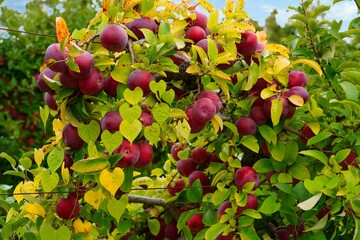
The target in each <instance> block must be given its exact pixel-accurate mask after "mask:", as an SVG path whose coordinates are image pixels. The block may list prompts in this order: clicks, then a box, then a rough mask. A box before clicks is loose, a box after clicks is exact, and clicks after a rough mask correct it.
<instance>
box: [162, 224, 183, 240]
mask: <svg viewBox="0 0 360 240" xmlns="http://www.w3.org/2000/svg"><path fill="white" fill-rule="evenodd" d="M165 237H166V238H168V239H169V240H177V239H179V237H180V234H179V233H178V228H177V223H176V222H175V221H174V220H173V221H171V222H170V223H169V224H166V226H165Z"/></svg>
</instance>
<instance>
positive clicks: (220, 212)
mask: <svg viewBox="0 0 360 240" xmlns="http://www.w3.org/2000/svg"><path fill="white" fill-rule="evenodd" d="M231 207H232V206H231V202H230V201H225V202H223V203H222V204H220V206H219V208H218V211H217V218H218V219H219V220H220V219H221V216H222V215H224V214H226V212H225V210H226V209H228V208H231Z"/></svg>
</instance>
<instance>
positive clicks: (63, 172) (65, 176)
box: [61, 162, 70, 184]
mask: <svg viewBox="0 0 360 240" xmlns="http://www.w3.org/2000/svg"><path fill="white" fill-rule="evenodd" d="M61 177H62V179H63V180H64V183H65V184H68V183H69V180H70V174H69V169H68V168H66V167H65V162H63V164H61Z"/></svg>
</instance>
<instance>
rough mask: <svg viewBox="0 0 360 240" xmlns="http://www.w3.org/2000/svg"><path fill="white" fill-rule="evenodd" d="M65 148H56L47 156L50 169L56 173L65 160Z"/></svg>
mask: <svg viewBox="0 0 360 240" xmlns="http://www.w3.org/2000/svg"><path fill="white" fill-rule="evenodd" d="M64 155H65V150H64V149H61V150H59V149H57V148H54V149H53V150H52V151H51V152H50V153H49V155H48V157H47V163H48V166H49V170H50V171H51V172H52V173H54V172H55V171H56V170H57V169H58V168H59V167H60V166H61V164H62V163H63V161H64Z"/></svg>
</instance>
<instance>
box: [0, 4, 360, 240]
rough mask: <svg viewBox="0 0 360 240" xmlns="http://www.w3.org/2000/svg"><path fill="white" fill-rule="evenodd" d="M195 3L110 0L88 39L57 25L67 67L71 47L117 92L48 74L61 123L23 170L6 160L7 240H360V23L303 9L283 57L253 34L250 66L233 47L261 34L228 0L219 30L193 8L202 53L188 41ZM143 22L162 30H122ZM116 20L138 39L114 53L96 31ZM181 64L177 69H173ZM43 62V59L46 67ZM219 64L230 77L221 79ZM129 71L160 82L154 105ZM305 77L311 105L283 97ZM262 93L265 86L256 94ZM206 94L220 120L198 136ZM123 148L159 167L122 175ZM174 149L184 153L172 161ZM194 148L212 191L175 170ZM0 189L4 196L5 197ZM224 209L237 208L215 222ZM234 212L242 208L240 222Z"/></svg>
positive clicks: (153, 86) (86, 31)
mask: <svg viewBox="0 0 360 240" xmlns="http://www.w3.org/2000/svg"><path fill="white" fill-rule="evenodd" d="M190 2H191V1H182V2H181V4H176V3H172V2H169V1H166V2H164V1H151V0H150V1H134V0H125V1H120V2H118V1H107V0H104V1H103V5H102V9H101V10H100V11H99V12H98V13H97V14H96V15H95V17H94V18H93V19H92V20H90V22H89V24H88V26H87V28H81V27H83V26H81V27H79V28H80V29H79V30H74V31H72V33H71V38H70V37H69V36H64V35H63V33H64V32H65V33H66V32H67V28H66V24H65V22H64V21H63V19H62V18H57V23H58V24H57V33H58V37H59V42H60V43H61V48H62V49H63V50H64V49H65V46H66V47H67V48H68V49H69V51H68V52H67V54H68V55H69V57H68V59H67V60H66V64H67V66H68V67H69V68H70V69H71V70H73V71H75V72H79V68H78V66H77V64H76V63H75V60H76V57H78V56H79V55H81V53H80V51H79V47H82V49H86V50H88V51H91V53H92V55H93V56H94V57H95V67H96V68H97V69H99V70H100V71H101V72H102V74H104V75H105V77H109V76H111V77H112V78H113V79H115V81H117V82H118V85H117V89H116V90H117V91H116V92H117V94H116V96H115V97H111V96H110V94H106V93H105V92H104V91H100V92H99V93H97V94H95V95H88V94H84V93H83V92H84V91H83V90H82V89H81V86H80V90H79V89H78V88H73V89H69V88H65V87H64V86H62V84H60V81H59V75H57V76H55V77H54V79H50V78H47V77H45V81H46V82H47V84H48V85H49V86H50V87H51V88H52V89H53V90H54V91H56V95H55V100H56V103H57V106H58V107H57V109H58V118H55V119H54V120H53V121H52V124H51V127H52V129H53V131H54V134H55V135H54V136H52V137H51V138H50V139H49V141H48V142H47V143H46V144H45V145H44V146H42V147H41V148H39V149H35V151H34V153H32V152H30V153H25V154H24V155H23V156H22V158H20V159H19V161H17V160H15V159H14V158H12V157H11V156H9V155H7V154H6V153H2V154H1V155H0V157H2V158H4V159H6V160H8V162H9V163H10V164H11V165H12V167H13V169H14V170H13V171H8V172H7V174H10V175H14V176H17V177H19V178H21V182H20V183H19V184H18V185H17V186H16V188H15V190H14V191H13V193H14V194H15V195H14V196H13V197H4V196H1V198H0V206H2V207H3V209H4V211H5V212H6V217H2V218H0V224H1V225H2V226H3V227H2V229H1V236H2V237H3V238H4V239H11V238H16V237H17V238H24V239H40V238H41V239H49V238H50V237H54V236H56V237H57V238H59V239H103V238H108V239H121V238H123V239H125V237H130V236H131V238H132V239H151V238H152V239H163V238H164V234H165V229H166V227H168V226H170V225H171V223H172V222H173V221H175V222H176V223H175V224H176V228H175V229H178V231H179V233H180V234H181V235H182V236H184V237H186V238H187V239H193V238H194V239H215V238H216V237H218V236H219V235H220V234H223V235H227V234H229V235H230V234H235V235H236V236H238V237H239V238H240V237H241V239H268V238H273V239H274V238H278V237H279V234H281V232H282V231H285V232H286V233H288V234H289V236H291V237H292V238H293V239H315V238H316V239H331V238H332V239H357V238H359V231H358V225H359V218H358V217H359V215H360V205H359V199H358V195H359V193H360V188H359V181H360V178H359V176H360V175H359V163H358V156H359V154H360V147H359V145H360V130H359V129H360V128H359V126H360V125H359V123H360V118H359V114H360V106H359V96H358V93H359V81H358V79H359V70H358V69H359V63H358V57H359V49H358V48H359V46H358V45H357V44H356V42H353V43H352V44H349V43H348V42H351V40H352V39H354V38H356V37H357V36H358V35H359V29H360V28H359V26H358V24H359V23H360V21H359V19H354V21H352V23H351V24H350V26H349V29H348V30H347V31H345V32H339V31H340V25H341V22H336V21H333V22H329V21H326V20H318V18H317V16H319V14H322V13H324V12H326V11H327V10H328V9H329V6H322V5H320V6H318V7H316V8H315V9H312V10H310V4H311V1H304V2H303V3H302V4H301V6H300V7H298V8H293V10H295V11H296V14H295V15H294V16H292V17H291V19H294V20H295V21H294V22H293V23H292V24H291V26H292V27H295V28H296V30H297V32H298V34H296V35H293V36H290V37H288V38H286V39H285V42H286V44H287V45H288V48H286V47H284V46H282V45H277V44H271V43H267V40H266V34H265V33H264V32H258V33H257V37H258V39H259V42H261V43H263V44H266V43H267V44H266V45H265V47H264V50H262V51H258V52H254V53H253V55H252V56H251V57H250V58H249V56H246V55H245V54H244V55H245V56H244V55H241V54H239V53H238V51H239V50H238V49H237V45H236V43H239V42H240V40H241V38H245V37H244V35H242V33H244V32H245V31H246V30H250V31H255V29H254V27H253V25H252V24H251V23H249V22H247V21H244V19H246V18H247V14H246V13H245V12H244V11H243V6H244V2H243V1H241V0H238V1H237V2H236V3H235V2H234V1H231V0H230V1H226V9H224V10H223V12H224V14H225V16H226V19H225V20H224V22H219V19H218V18H219V12H218V10H215V9H214V8H213V7H212V6H211V4H209V3H208V2H206V1H202V0H201V1H200V0H199V1H197V3H199V5H200V6H202V7H204V8H205V9H206V10H207V11H208V12H209V14H210V17H209V21H208V23H207V27H208V28H209V32H210V33H211V34H210V35H209V36H208V38H209V41H208V51H207V52H206V51H204V50H203V48H201V47H199V45H195V44H193V43H192V42H191V41H190V40H188V39H185V38H184V37H183V36H184V33H185V32H186V31H187V30H188V24H189V18H194V17H196V16H194V15H196V14H191V12H190V11H189V10H193V7H192V6H190ZM141 15H145V16H146V17H149V18H152V19H156V22H157V24H158V25H159V28H158V32H156V31H155V32H153V31H151V30H148V29H142V33H143V35H144V37H145V39H138V38H139V37H137V36H139V35H137V34H136V32H135V31H134V30H133V32H132V31H130V30H129V29H130V28H131V27H130V26H131V25H129V24H128V23H129V22H131V21H132V20H133V19H137V18H140V16H141ZM63 16H64V19H65V20H66V22H67V23H70V22H69V20H68V19H67V16H66V15H63ZM115 23H116V24H118V25H121V26H122V27H125V26H126V27H125V28H126V31H127V33H128V35H129V36H131V37H133V38H134V40H130V41H129V42H128V44H127V46H126V48H125V49H124V50H123V51H118V52H111V51H108V50H107V49H105V48H104V47H103V46H102V45H101V43H100V42H99V39H98V38H97V37H98V35H96V34H100V33H101V32H102V29H103V28H104V27H105V26H106V25H109V24H115ZM124 24H125V26H124ZM126 24H128V25H126ZM60 26H62V27H60ZM344 38H350V41H345V40H344ZM71 39H73V40H71ZM75 39H80V41H76V40H75ZM216 43H218V44H219V46H220V47H219V48H218V47H217V45H216ZM354 43H355V44H354ZM76 44H77V45H76ZM43 51H44V50H43ZM179 52H181V53H182V54H185V55H179ZM170 57H171V58H170ZM41 59H42V58H41ZM74 59H75V60H74ZM176 60H181V61H182V63H181V64H179V65H176V64H175V63H174V62H176ZM230 63H232V64H230ZM51 64H53V62H52V61H51V60H49V61H47V62H45V63H44V64H43V65H42V67H41V69H45V68H46V67H51ZM223 65H228V66H226V67H225V68H228V69H226V70H221V69H224V66H223ZM135 69H141V70H144V71H147V72H149V73H151V74H152V75H153V76H154V77H155V78H156V81H151V82H150V83H149V84H148V85H149V89H150V90H149V92H150V93H149V94H146V92H145V94H144V88H141V87H137V88H134V89H132V90H131V89H130V86H129V85H128V84H129V83H128V77H129V75H130V74H132V73H133V72H134V70H135ZM299 69H301V70H302V71H304V72H306V73H307V76H308V79H309V81H308V84H307V86H306V89H307V90H308V92H309V99H308V101H306V100H307V99H306V97H304V96H299V95H300V94H293V95H292V94H290V93H289V92H291V90H290V87H289V84H290V83H289V75H290V72H292V71H294V70H299ZM80 81H81V80H80ZM83 81H85V80H83ZM99 82H101V78H99V79H98V81H97V83H99ZM261 82H262V83H265V86H264V87H262V88H259V85H260V84H261ZM305 85H306V84H305ZM205 90H206V91H214V92H215V93H216V94H217V95H218V96H219V97H220V98H221V104H220V105H221V106H220V111H219V112H218V113H217V114H216V115H214V116H212V119H211V120H210V121H207V123H206V125H205V124H204V129H203V130H201V131H195V130H194V129H195V125H194V120H193V118H192V116H191V115H190V114H189V109H188V108H189V107H190V108H192V109H193V110H194V109H196V107H195V105H196V104H197V103H198V102H200V101H199V99H201V95H200V97H199V94H201V93H203V92H204V91H205ZM254 96H255V97H254ZM259 96H260V97H259ZM198 97H199V98H198ZM255 100H258V101H262V100H265V104H267V105H268V106H270V108H269V116H268V118H267V119H266V121H265V124H261V125H260V124H259V125H258V126H257V127H256V129H257V130H256V133H254V134H250V133H249V134H246V133H245V132H247V131H248V130H249V129H250V127H249V126H245V127H243V126H239V121H241V120H242V118H241V117H245V116H249V115H250V113H251V112H252V106H251V105H252V104H255ZM284 102H288V104H289V105H290V104H292V105H290V106H291V107H292V109H296V112H295V114H294V115H293V116H290V117H289V116H288V113H286V114H284V115H285V116H284V115H283V111H285V110H286V105H283V104H284ZM265 104H264V109H265ZM208 105H211V102H209V104H208ZM262 106H263V105H262ZM110 111H115V112H118V113H120V115H121V117H122V121H121V123H119V124H118V125H119V126H118V129H117V131H113V132H110V131H108V130H105V128H104V122H103V121H101V124H100V125H99V124H98V121H99V120H100V119H104V115H105V114H106V113H108V112H110ZM145 112H146V113H148V114H150V115H151V117H152V118H153V122H152V124H149V125H147V126H145V125H143V124H144V121H143V120H142V119H141V118H140V116H141V113H145ZM195 114H197V113H195ZM43 119H46V118H44V117H43ZM141 121H143V122H141ZM44 124H46V121H44ZM69 124H71V125H73V126H75V127H77V133H78V135H79V136H77V138H80V141H83V142H84V144H83V145H82V147H80V149H71V146H69V144H68V141H67V140H68V139H65V137H66V134H64V133H65V132H66V131H68V130H67V129H69V127H68V126H70V125H69ZM65 126H66V127H65ZM300 131H301V132H300ZM309 132H310V134H309ZM72 139H75V137H73V138H72ZM126 140H128V141H130V142H134V143H135V144H140V143H142V142H144V141H147V142H149V143H150V144H151V146H152V148H153V149H154V155H155V157H154V158H153V160H152V163H151V164H150V165H149V166H148V167H147V168H146V169H145V170H142V169H140V168H135V167H133V166H131V167H123V165H119V164H123V162H122V161H124V159H125V158H127V157H129V156H127V154H128V153H129V151H131V150H127V151H124V152H120V150H118V149H117V148H118V147H119V146H120V145H121V144H122V143H124V142H125V141H126ZM175 144H179V146H180V147H181V149H179V153H178V154H177V153H175V154H174V149H176V145H175ZM197 147H203V148H205V149H206V152H207V153H208V155H209V156H210V157H208V158H207V159H206V162H205V163H203V164H199V165H195V164H194V163H192V166H195V167H193V168H194V169H197V170H199V171H201V172H203V173H205V176H206V178H207V181H208V184H203V182H202V179H199V180H200V181H198V180H196V181H192V180H190V177H189V178H188V176H186V174H184V173H183V172H182V171H180V170H181V169H180V167H179V165H180V164H179V163H183V161H185V160H186V159H188V158H190V159H191V158H193V159H194V156H192V154H193V153H194V152H195V151H194V149H195V148H197ZM66 152H67V153H68V154H69V156H71V157H72V159H73V162H74V164H73V165H72V166H71V168H70V169H69V168H68V167H67V166H65V162H64V159H65V154H66ZM119 153H120V154H119ZM142 153H143V152H142ZM142 153H140V154H142ZM32 156H34V159H35V162H36V163H35V164H32V162H31V160H30V159H29V157H32ZM349 156H353V158H352V159H351V160H352V161H351V162H348V160H349ZM176 158H180V160H179V159H176ZM155 159H157V161H155ZM210 159H211V160H210ZM190 161H192V160H190ZM246 167H248V168H246ZM249 167H252V168H253V169H254V170H256V172H257V174H258V176H259V178H258V179H256V175H257V174H256V175H251V179H252V180H251V181H250V182H248V183H246V184H244V185H243V184H242V185H241V186H240V185H239V182H241V181H243V180H244V179H245V178H246V177H241V178H239V177H237V176H238V175H239V174H240V172H241V171H242V170H244V169H247V170H248V169H251V168H249ZM60 169H61V171H60ZM188 169H189V168H187V169H186V170H188ZM251 171H253V170H251ZM149 173H150V174H149ZM179 173H180V174H179ZM199 174H200V173H199ZM178 178H181V179H182V180H183V181H185V184H186V187H185V188H184V189H181V190H182V191H180V192H179V193H176V194H175V195H174V196H172V195H170V193H169V191H168V189H171V188H172V186H173V182H175V181H176V180H177V179H178ZM190 181H191V182H192V184H191V183H189V182H190ZM173 189H174V188H173ZM1 191H2V192H4V193H10V191H12V190H10V187H8V186H2V190H1ZM50 192H51V193H50ZM26 193H28V194H26ZM41 193H43V194H41ZM83 194H84V196H83V197H82V196H79V195H83ZM68 195H72V196H73V198H75V197H74V196H76V199H78V200H79V202H80V204H81V208H80V213H79V215H77V216H76V217H75V218H74V219H72V220H66V219H64V217H62V218H60V217H59V211H58V209H57V206H56V205H57V202H58V201H59V199H60V198H64V197H67V196H68ZM251 196H254V197H255V198H256V199H257V201H258V203H259V204H258V206H256V207H254V208H253V209H251V208H249V207H246V206H245V205H246V204H247V202H248V199H250V197H251ZM225 201H229V202H230V205H231V207H230V208H228V209H227V210H226V211H224V214H223V215H222V216H220V217H219V218H217V211H218V209H219V207H220V205H222V204H223V203H224V202H225ZM238 206H241V207H244V208H248V209H246V210H244V211H241V212H238ZM150 207H153V208H154V209H152V210H151V209H149V208H150ZM75 209H76V207H73V208H71V209H70V210H72V212H71V214H72V213H73V212H75V211H76V210H75ZM199 216H202V219H201V221H200V223H197V226H198V225H202V227H203V229H200V230H199V231H198V232H196V231H195V229H194V228H193V225H191V224H190V222H191V221H195V220H194V219H195V218H198V217H199ZM173 231H174V229H173ZM175 231H176V230H175ZM131 238H130V239H131ZM289 238H290V237H289ZM289 238H287V239H289Z"/></svg>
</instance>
